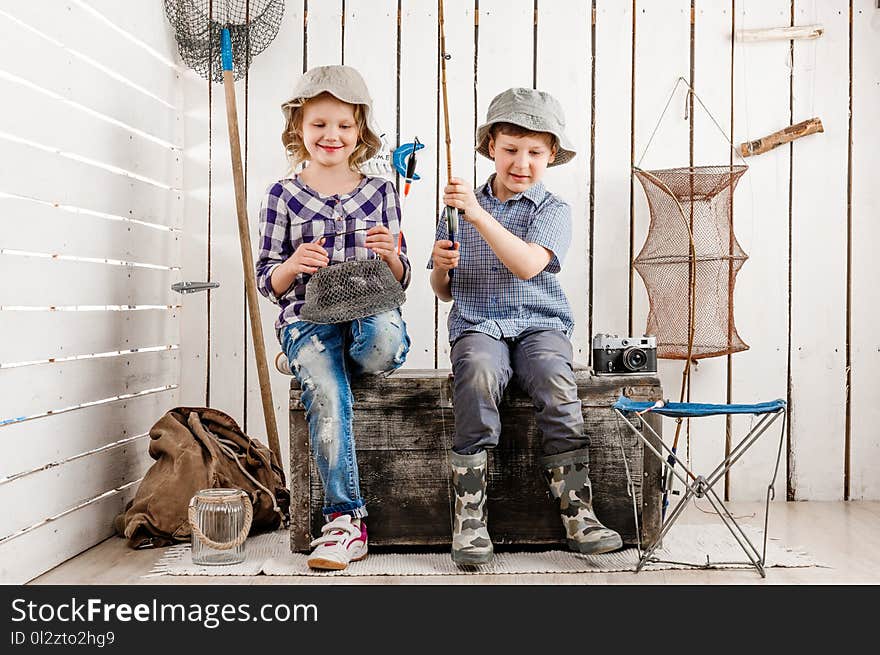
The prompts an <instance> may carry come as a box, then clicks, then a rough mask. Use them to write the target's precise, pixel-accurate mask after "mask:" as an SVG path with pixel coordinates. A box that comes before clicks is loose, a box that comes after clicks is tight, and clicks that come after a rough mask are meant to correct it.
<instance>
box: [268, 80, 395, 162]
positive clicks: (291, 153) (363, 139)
mask: <svg viewBox="0 0 880 655" xmlns="http://www.w3.org/2000/svg"><path fill="white" fill-rule="evenodd" d="M325 96H326V97H330V98H333V99H334V100H337V101H338V102H343V103H344V104H351V103H347V102H344V101H343V100H339V99H338V98H336V96H334V95H333V94H332V93H327V92H324V93H321V94H319V95H317V96H314V97H313V98H297V99H295V100H292V101H290V102H289V103H287V104H286V105H284V107H283V109H284V110H286V111H285V113H286V114H287V116H288V118H287V123H286V125H285V126H284V131H283V132H282V133H281V143H282V145H283V146H284V152H285V153H286V154H287V161H288V162H290V169H291V170H295V169H296V167H297V166H299V165H300V164H302V163H303V162H304V161H308V159H309V151H308V150H307V149H306V144H305V143H304V142H303V139H302V120H303V118H302V117H303V109H304V108H305V106H306V105H307V104H308V103H309V102H311V101H312V100H315V99H317V98H321V97H325ZM351 106H352V109H353V112H354V120H355V124H356V125H357V130H358V141H357V145H356V146H355V148H354V152H352V153H351V155H350V156H349V158H348V166H349V168H351V170H353V171H357V170H359V168H360V166H361V164H363V163H364V162H365V161H367V160H368V159H369V158H370V157H371V156H372V155H373V153H375V152H377V151H378V150H379V149H380V148H381V147H382V141H381V139H379V137H378V136H376V135H375V134H373V132H372V130H370V128H369V127H368V126H367V112H366V111H365V109H364V105H359V104H352V105H351Z"/></svg>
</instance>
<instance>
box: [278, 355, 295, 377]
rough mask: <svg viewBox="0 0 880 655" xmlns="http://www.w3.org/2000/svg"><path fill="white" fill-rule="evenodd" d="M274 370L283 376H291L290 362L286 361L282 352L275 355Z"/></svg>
mask: <svg viewBox="0 0 880 655" xmlns="http://www.w3.org/2000/svg"><path fill="white" fill-rule="evenodd" d="M275 368H276V369H278V370H279V371H280V372H281V373H284V375H293V371H291V370H290V362H288V361H287V355H285V354H284V353H283V352H280V353H278V354H277V355H275Z"/></svg>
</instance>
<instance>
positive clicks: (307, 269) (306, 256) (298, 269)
mask: <svg viewBox="0 0 880 655" xmlns="http://www.w3.org/2000/svg"><path fill="white" fill-rule="evenodd" d="M324 241H325V240H324V239H323V238H321V239H319V240H318V241H312V242H309V243H301V244H299V248H297V249H296V251H294V253H293V254H292V255H291V256H290V259H288V260H287V261H286V262H285V264H287V265H288V266H290V267H291V268H292V269H293V272H294V273H295V274H296V275H299V274H300V273H309V274H312V273H315V272H316V271H317V270H318V269H319V268H324V267H325V266H327V265H328V264H329V263H330V258H329V257H327V251H326V250H324Z"/></svg>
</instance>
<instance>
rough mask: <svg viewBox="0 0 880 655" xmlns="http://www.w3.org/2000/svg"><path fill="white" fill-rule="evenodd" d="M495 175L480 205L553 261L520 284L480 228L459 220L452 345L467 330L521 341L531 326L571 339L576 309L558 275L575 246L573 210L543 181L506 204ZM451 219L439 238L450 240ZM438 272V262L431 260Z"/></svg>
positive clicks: (430, 265) (481, 190)
mask: <svg viewBox="0 0 880 655" xmlns="http://www.w3.org/2000/svg"><path fill="white" fill-rule="evenodd" d="M493 178H494V174H493V175H492V176H491V177H490V178H489V180H488V181H487V182H486V183H485V184H484V185H482V186H480V187H479V188H477V189H476V196H477V202H479V203H480V206H481V207H482V208H483V209H485V210H486V211H487V212H489V213H490V214H491V215H492V216H493V217H494V218H495V220H497V221H498V222H499V223H501V225H503V226H504V227H505V228H507V230H508V231H510V232H512V233H513V234H515V235H516V236H518V237H519V238H520V239H522V240H523V241H525V242H527V243H537V244H538V245H540V246H543V247H545V248H547V249H548V250H550V251H551V252H552V253H553V258H552V259H551V260H550V263H549V264H547V266H546V268H544V270H543V271H541V272H540V273H538V274H537V275H536V276H535V277H533V278H531V279H530V280H520V279H519V278H518V277H516V275H514V274H513V273H511V272H510V270H509V269H508V268H507V267H506V266H505V265H504V264H503V263H502V262H501V260H500V259H498V257H497V256H496V255H495V253H494V252H493V251H492V248H490V247H489V244H488V243H486V242H485V241H484V240H483V237H482V236H480V233H479V232H477V229H476V228H475V227H474V226H473V225H471V224H470V223H468V222H467V221H465V220H463V219H462V220H459V222H458V223H459V226H458V230H459V231H458V233H457V234H456V240H457V241H459V242H460V243H461V245H460V248H461V258H460V259H459V263H458V268H456V269H455V273H454V274H453V276H452V285H451V290H452V298H453V304H452V310H451V311H450V312H449V342H450V343H452V342H454V341H455V340H456V339H457V338H458V337H460V336H461V335H462V333H464V332H474V331H475V332H485V333H486V334H489V335H491V336H493V337H495V338H496V339H500V338H502V337H504V338H508V337H515V336H517V335H519V333H520V332H522V331H523V330H525V329H527V328H530V327H546V328H553V329H558V330H562V331H563V332H565V334H566V335H567V336H569V337H570V336H571V333H572V330H573V328H574V320H573V319H572V313H571V307H570V306H569V304H568V299H567V298H566V297H565V293H564V292H563V290H562V286H561V285H560V283H559V279H558V277H557V276H556V273H558V272H559V271H560V269H561V267H562V262H563V260H564V259H565V254H566V252H567V251H568V247H569V245H570V243H571V208H570V207H569V206H568V204H567V203H566V202H565V201H564V200H562V199H561V198H559V197H557V196H555V195H553V194H552V193H550V192H549V191H547V190H546V189H545V188H544V185H543V184H542V183H541V182H538V183H537V184H535V185H533V186H531V187H529V188H528V189H527V190H526V191H524V192H523V193H518V194H516V195H514V196H513V197H511V198H510V199H508V200H507V202H501V201H500V200H498V199H497V198H496V197H495V195H494V194H493V193H492V180H493ZM448 238H449V236H448V232H447V229H446V221H445V220H440V222H439V223H438V224H437V235H436V239H437V240H440V239H448ZM428 268H434V261H433V259H431V260H430V261H429V262H428Z"/></svg>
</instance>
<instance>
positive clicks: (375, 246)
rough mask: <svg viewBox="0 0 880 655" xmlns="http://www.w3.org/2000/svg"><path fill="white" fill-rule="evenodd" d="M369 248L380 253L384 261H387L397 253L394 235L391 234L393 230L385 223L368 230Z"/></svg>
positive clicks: (367, 243) (367, 241)
mask: <svg viewBox="0 0 880 655" xmlns="http://www.w3.org/2000/svg"><path fill="white" fill-rule="evenodd" d="M365 244H366V246H367V248H369V249H370V250H372V251H373V252H374V253H376V254H377V255H379V257H380V258H381V259H382V261H384V262H387V261H389V260H390V258H391V257H392V256H393V255H395V254H396V253H397V251H396V245H397V244H395V243H394V237H393V236H391V230H389V229H388V227H387V226H385V225H377V226H376V227H371V228H370V229H369V230H367V240H366V242H365Z"/></svg>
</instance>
